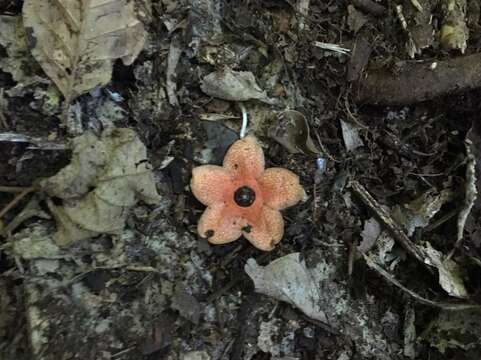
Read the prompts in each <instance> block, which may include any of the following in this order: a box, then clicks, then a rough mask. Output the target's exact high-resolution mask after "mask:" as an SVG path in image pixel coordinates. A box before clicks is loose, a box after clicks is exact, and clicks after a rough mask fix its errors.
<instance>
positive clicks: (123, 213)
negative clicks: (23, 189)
mask: <svg viewBox="0 0 481 360" xmlns="http://www.w3.org/2000/svg"><path fill="white" fill-rule="evenodd" d="M73 144H74V145H73V146H74V150H73V155H72V160H71V162H70V164H69V165H67V166H66V167H65V168H63V169H62V170H60V171H59V172H58V173H57V174H56V175H54V176H52V177H50V178H48V179H45V180H43V181H41V183H40V186H41V187H42V189H43V190H44V191H45V192H47V193H48V194H49V195H50V196H54V197H57V198H61V199H63V200H64V203H63V205H62V206H56V205H54V204H53V203H52V202H49V208H50V210H51V211H52V213H53V215H54V216H55V219H56V220H57V227H58V229H57V233H56V234H55V236H54V238H55V240H56V242H57V244H59V245H68V244H70V243H71V242H74V241H78V240H82V239H85V238H89V237H92V236H95V235H98V234H101V233H108V234H115V233H118V232H119V231H121V230H122V229H123V228H124V224H125V219H126V217H127V215H128V210H129V209H130V208H131V207H132V206H134V205H135V204H136V203H137V201H139V200H141V201H144V202H146V203H157V202H158V201H159V200H160V198H159V195H158V194H157V191H156V188H155V182H154V178H153V174H152V172H151V170H150V166H149V164H148V162H147V152H146V149H145V146H144V145H143V144H142V142H141V141H140V140H139V138H138V137H137V136H136V134H135V133H134V132H133V131H132V130H130V129H108V130H105V131H104V133H103V134H102V137H101V138H100V139H98V138H97V137H96V136H95V135H94V134H92V133H90V132H87V133H85V134H84V135H82V136H79V137H77V138H75V139H74V141H73Z"/></svg>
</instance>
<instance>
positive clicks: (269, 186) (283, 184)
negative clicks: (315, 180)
mask: <svg viewBox="0 0 481 360" xmlns="http://www.w3.org/2000/svg"><path fill="white" fill-rule="evenodd" d="M258 181H259V186H260V188H261V190H262V196H263V199H264V203H265V204H266V205H268V206H270V207H271V208H273V209H277V210H282V209H285V208H287V207H289V206H293V205H295V204H297V203H298V202H299V201H300V200H301V199H302V198H303V196H304V189H303V188H302V186H301V184H300V183H299V177H298V176H297V175H296V174H294V173H293V172H292V171H289V170H287V169H283V168H270V169H267V170H266V171H264V173H263V174H262V175H261V177H260V178H259V179H258Z"/></svg>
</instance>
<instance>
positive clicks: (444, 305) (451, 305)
mask: <svg viewBox="0 0 481 360" xmlns="http://www.w3.org/2000/svg"><path fill="white" fill-rule="evenodd" d="M364 260H366V264H367V266H369V267H370V268H371V269H372V270H374V271H376V272H377V273H378V274H379V275H381V276H382V277H383V278H384V279H386V280H387V281H389V282H390V283H391V284H393V285H394V286H396V287H398V288H399V289H401V290H402V291H404V292H405V293H407V294H408V295H409V296H411V297H412V298H414V299H415V300H417V301H418V302H420V303H421V304H424V305H429V306H434V307H437V308H441V309H444V310H457V311H461V310H468V309H481V306H480V305H478V304H472V303H460V302H441V301H434V300H430V299H426V298H424V297H422V296H421V295H419V294H417V293H416V292H414V291H412V290H411V289H408V288H407V287H405V286H404V285H403V284H401V283H400V282H399V281H398V280H397V279H396V278H394V276H392V275H391V274H390V273H389V272H387V271H386V270H385V269H383V268H382V267H381V266H379V265H378V264H377V263H376V262H375V261H374V260H373V259H371V258H370V257H369V256H367V255H364Z"/></svg>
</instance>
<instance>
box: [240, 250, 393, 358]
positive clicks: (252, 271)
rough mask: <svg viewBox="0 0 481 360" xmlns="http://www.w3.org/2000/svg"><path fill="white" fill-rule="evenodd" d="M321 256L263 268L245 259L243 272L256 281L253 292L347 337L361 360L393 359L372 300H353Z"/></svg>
mask: <svg viewBox="0 0 481 360" xmlns="http://www.w3.org/2000/svg"><path fill="white" fill-rule="evenodd" d="M323 255H324V253H323V252H320V251H319V252H311V253H310V254H307V255H306V256H307V259H306V260H304V259H302V258H301V256H300V253H292V254H288V255H286V256H283V257H281V258H278V259H276V260H274V261H272V262H271V263H270V264H268V265H266V266H260V265H258V264H257V263H256V261H255V260H254V259H249V260H248V261H247V264H246V265H245V267H244V270H245V271H246V273H247V274H248V275H249V277H250V278H251V279H252V281H253V282H254V285H255V289H256V292H258V293H262V294H265V295H267V296H270V297H273V298H275V299H277V300H280V301H285V302H287V303H289V304H291V305H293V306H294V307H297V308H298V309H299V310H301V311H302V312H303V313H304V314H305V315H306V316H308V317H310V318H312V319H315V320H318V321H321V322H323V323H325V324H328V326H329V327H330V328H331V329H332V330H333V331H335V332H339V333H341V334H343V336H346V337H347V338H350V340H351V341H352V342H353V343H354V344H355V346H356V349H357V350H358V351H359V354H361V356H364V357H366V358H372V359H382V360H388V359H392V358H393V357H394V353H395V352H396V351H398V350H396V349H398V345H397V344H394V342H393V339H389V338H388V337H386V335H385V334H384V333H383V328H382V326H381V322H382V320H381V319H382V318H384V317H382V318H377V319H376V317H377V316H382V315H380V314H382V312H381V311H380V312H376V311H377V310H375V311H374V313H376V314H377V315H374V313H373V311H372V310H373V305H372V299H371V300H369V298H370V295H368V296H367V298H353V297H351V295H350V294H349V292H348V291H346V289H347V287H346V283H345V282H344V281H343V280H342V279H341V277H340V276H339V274H340V272H339V269H338V268H337V266H339V264H338V263H336V262H330V261H328V260H327V259H325V258H324V257H323ZM308 264H309V265H308ZM378 310H380V309H378ZM385 315H387V314H385ZM387 322H388V323H389V326H392V327H393V328H397V326H398V324H397V320H396V319H395V318H392V319H391V320H388V321H387Z"/></svg>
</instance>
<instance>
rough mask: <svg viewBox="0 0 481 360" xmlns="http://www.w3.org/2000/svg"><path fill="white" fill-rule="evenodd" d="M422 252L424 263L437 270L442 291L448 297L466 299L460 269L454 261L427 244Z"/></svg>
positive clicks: (466, 295)
mask: <svg viewBox="0 0 481 360" xmlns="http://www.w3.org/2000/svg"><path fill="white" fill-rule="evenodd" d="M422 250H423V251H424V253H425V254H426V260H425V261H426V263H428V264H429V265H432V266H434V267H436V268H437V269H438V272H439V285H441V287H442V288H443V289H444V291H446V292H447V293H448V294H449V295H450V296H454V297H457V298H461V299H466V298H467V297H468V292H467V291H466V288H465V287H464V282H463V278H462V276H461V273H462V270H461V267H460V266H459V265H458V264H457V263H456V262H455V261H454V260H451V259H449V258H447V257H446V256H444V255H443V254H442V253H441V252H440V251H437V250H436V249H434V248H433V247H432V246H431V244H430V243H428V242H426V247H425V248H424V249H422Z"/></svg>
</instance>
